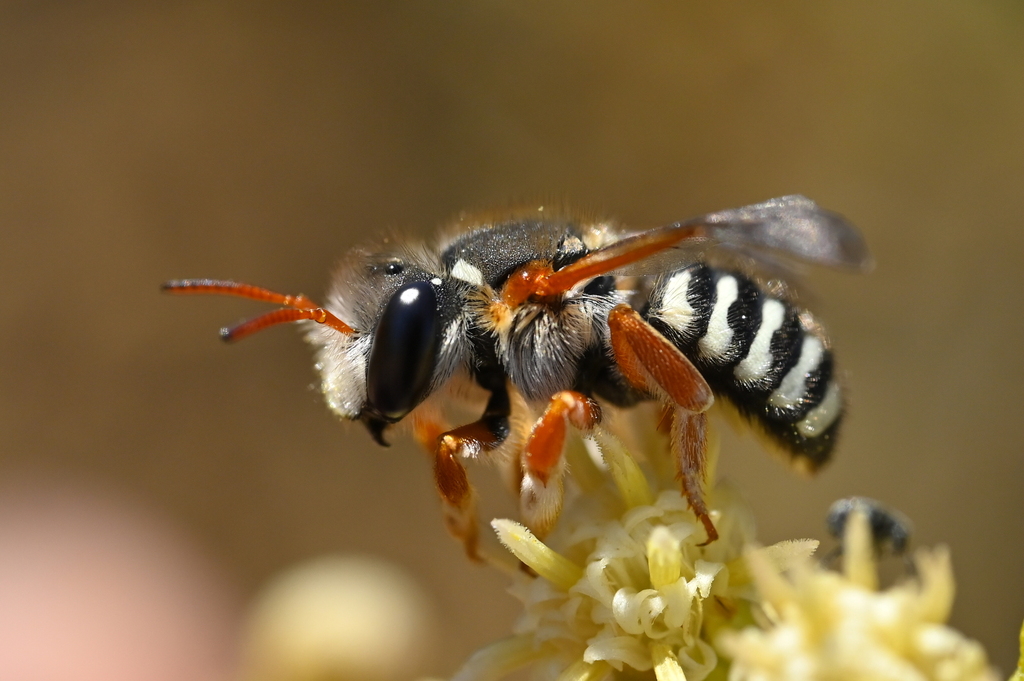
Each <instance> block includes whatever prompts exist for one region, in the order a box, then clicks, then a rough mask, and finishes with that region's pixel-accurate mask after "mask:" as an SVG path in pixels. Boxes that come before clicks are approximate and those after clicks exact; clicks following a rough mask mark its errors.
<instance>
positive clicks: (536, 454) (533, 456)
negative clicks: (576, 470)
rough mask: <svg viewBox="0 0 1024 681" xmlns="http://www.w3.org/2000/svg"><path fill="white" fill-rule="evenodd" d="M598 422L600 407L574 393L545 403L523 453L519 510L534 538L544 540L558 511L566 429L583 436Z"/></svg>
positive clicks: (561, 395)
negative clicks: (582, 433) (575, 430)
mask: <svg viewBox="0 0 1024 681" xmlns="http://www.w3.org/2000/svg"><path fill="white" fill-rule="evenodd" d="M600 422H601V407H600V406H599V405H598V404H597V402H595V401H594V400H592V399H590V398H589V397H586V396H584V395H582V394H580V393H578V392H573V391H571V390H563V391H561V392H559V393H556V394H555V395H554V396H553V397H552V398H551V401H550V402H549V403H548V406H547V409H545V410H544V414H543V415H542V416H541V417H540V418H539V419H538V420H537V423H536V424H535V425H534V426H533V431H532V432H531V433H530V438H529V440H527V442H526V446H525V447H524V449H523V480H522V483H521V486H520V495H519V506H520V511H521V513H522V516H523V520H524V521H525V522H526V524H527V525H528V526H529V527H530V529H531V530H533V532H534V534H537V535H538V536H544V535H545V534H547V533H548V532H549V531H550V530H551V528H552V527H553V526H554V524H555V521H556V520H558V515H559V513H560V512H561V510H562V497H563V492H564V486H563V484H562V476H563V474H564V473H565V459H564V458H563V456H562V452H563V450H564V448H565V436H566V429H567V427H568V426H570V425H571V426H573V427H575V428H578V429H579V430H582V431H584V432H586V431H589V430H590V429H592V428H593V427H594V426H596V425H597V424H598V423H600Z"/></svg>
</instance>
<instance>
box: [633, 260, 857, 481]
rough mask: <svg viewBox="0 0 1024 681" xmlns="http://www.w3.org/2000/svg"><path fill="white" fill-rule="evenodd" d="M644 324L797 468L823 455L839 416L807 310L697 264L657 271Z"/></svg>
mask: <svg viewBox="0 0 1024 681" xmlns="http://www.w3.org/2000/svg"><path fill="white" fill-rule="evenodd" d="M645 316H646V317H647V319H648V321H650V323H651V324H652V325H653V326H654V327H655V328H656V329H658V331H660V332H661V333H662V334H664V335H665V337H666V338H668V339H669V340H670V341H672V343H673V344H674V345H675V346H676V347H678V348H679V350H680V351H681V352H682V353H683V354H684V355H686V357H687V358H689V359H690V361H692V362H693V363H694V365H695V366H696V367H697V368H698V369H699V370H700V371H701V373H702V374H703V375H704V378H705V379H706V380H707V382H708V384H709V385H710V386H711V388H712V389H713V390H714V391H715V394H716V395H719V396H721V397H724V398H726V399H727V400H728V401H730V402H731V403H733V404H734V405H735V406H736V407H737V408H738V409H739V411H740V412H741V413H742V414H744V415H745V416H747V417H748V418H750V419H751V420H752V421H753V422H754V423H755V424H756V425H757V426H760V428H761V429H763V430H764V431H765V432H766V433H767V434H768V435H769V437H771V438H772V439H773V440H774V441H775V442H776V443H778V444H779V445H781V446H782V447H783V448H784V449H785V450H786V451H788V452H789V453H790V454H791V455H793V456H794V457H796V458H797V459H798V460H800V462H801V464H802V465H805V466H807V467H809V468H810V469H811V470H813V469H815V468H817V467H818V466H820V465H821V464H822V463H824V462H825V461H826V460H828V457H829V455H830V454H831V451H832V447H833V446H834V444H835V437H836V434H837V431H838V428H839V424H840V422H841V421H842V416H843V398H842V390H841V387H840V386H839V383H838V382H837V381H836V379H835V377H834V374H833V359H832V351H831V350H830V349H829V348H828V344H827V342H826V340H825V338H824V337H823V336H822V335H821V332H820V330H819V329H818V328H817V325H816V324H814V323H813V320H812V319H811V317H810V313H808V312H806V311H804V310H801V309H798V308H796V307H794V306H793V305H791V304H790V303H788V302H787V301H785V300H782V299H780V298H776V297H773V296H772V295H771V294H769V293H767V292H766V291H764V290H762V289H761V287H760V286H758V285H757V284H756V283H755V282H754V281H752V280H751V279H750V278H748V277H746V276H744V275H742V274H739V273H736V272H731V271H726V270H719V269H716V268H713V267H710V266H708V265H704V264H699V263H698V264H694V265H690V266H689V267H686V268H685V269H682V270H678V271H676V272H672V273H670V274H667V275H663V276H662V277H660V278H659V279H658V282H657V283H656V284H655V287H654V290H653V292H652V294H651V298H650V305H649V306H648V308H647V310H646V311H645Z"/></svg>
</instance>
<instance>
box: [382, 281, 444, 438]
mask: <svg viewBox="0 0 1024 681" xmlns="http://www.w3.org/2000/svg"><path fill="white" fill-rule="evenodd" d="M440 337H441V320H440V319H439V314H438V305H437V294H436V293H435V291H434V287H433V286H431V285H430V283H429V282H426V281H417V282H413V283H411V284H406V285H405V286H403V287H402V288H400V289H398V291H396V292H395V294H394V295H393V296H391V300H389V301H388V304H387V305H386V306H385V307H384V314H383V315H381V318H380V322H379V323H378V324H377V330H376V333H375V334H374V336H373V345H372V347H371V348H370V366H369V368H368V369H367V376H366V396H367V399H368V401H369V403H370V406H372V407H373V408H374V410H376V412H377V413H378V414H380V415H381V416H382V417H383V418H385V419H387V420H389V421H391V422H394V421H398V420H399V419H401V418H402V417H403V416H405V415H406V414H408V413H409V412H410V411H412V410H413V408H414V407H415V406H416V405H417V404H419V403H420V401H421V400H423V398H424V397H425V396H426V391H427V388H428V387H430V376H431V374H432V373H433V371H434V363H435V361H436V359H437V350H438V346H439V345H440Z"/></svg>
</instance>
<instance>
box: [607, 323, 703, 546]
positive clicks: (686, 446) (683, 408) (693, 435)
mask: <svg viewBox="0 0 1024 681" xmlns="http://www.w3.org/2000/svg"><path fill="white" fill-rule="evenodd" d="M608 327H609V329H610V330H611V343H612V351H613V352H614V353H615V362H616V364H617V365H618V367H619V370H620V371H621V372H622V375H623V376H625V377H626V379H627V380H628V381H629V382H630V383H631V384H632V385H633V386H634V387H636V388H639V389H640V390H645V391H647V392H650V393H652V394H654V395H658V396H660V397H661V398H662V400H664V401H665V402H666V403H667V404H669V405H670V406H671V407H672V439H671V442H672V454H673V458H674V459H675V462H676V470H677V471H678V473H679V477H680V479H681V480H682V483H683V492H684V493H685V494H686V499H687V501H688V502H689V503H690V508H692V509H693V512H694V514H695V515H696V516H697V518H698V519H699V520H700V521H701V523H702V524H703V525H704V529H705V530H706V531H707V534H708V539H707V542H705V543H710V542H713V541H715V540H716V539H718V531H717V530H716V529H715V526H714V524H713V523H712V522H711V516H710V515H709V514H708V508H707V504H706V503H705V502H704V478H705V476H706V473H707V465H706V464H707V462H706V455H707V413H706V412H707V410H708V409H709V408H710V407H711V405H712V404H714V401H715V397H714V394H712V392H711V386H709V385H708V383H707V381H706V380H704V377H703V376H702V375H701V373H700V371H698V370H697V367H695V366H693V363H692V362H691V361H690V360H688V359H687V358H686V356H685V355H684V354H683V353H682V352H680V351H679V348H677V347H676V346H675V345H673V344H672V343H671V342H670V341H669V340H668V339H667V338H665V337H664V336H663V335H661V334H660V333H658V331H657V329H655V328H654V327H652V326H651V325H650V324H648V323H647V322H646V321H645V320H644V319H643V318H642V317H641V316H640V315H639V314H638V313H637V311H636V310H634V309H633V308H631V307H629V306H628V305H619V306H617V307H615V308H614V309H613V310H612V311H611V313H610V314H609V315H608Z"/></svg>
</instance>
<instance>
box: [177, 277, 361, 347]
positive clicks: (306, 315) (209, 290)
mask: <svg viewBox="0 0 1024 681" xmlns="http://www.w3.org/2000/svg"><path fill="white" fill-rule="evenodd" d="M161 288H162V289H163V290H164V291H166V292H168V293H174V294H186V295H188V294H211V295H223V296H237V297H239V298H248V299H250V300H260V301H263V302H267V303H275V304H277V305H283V306H285V309H281V310H273V311H271V312H268V313H266V314H263V315H260V316H259V317H255V318H253V319H250V320H248V321H245V322H242V323H241V324H238V325H237V326H233V327H231V328H225V329H221V331H220V335H221V338H223V339H224V340H226V341H235V340H239V339H241V338H245V337H246V336H249V335H252V334H254V333H256V332H257V331H262V330H263V329H266V328H267V327H270V326H276V325H277V324H285V323H287V322H297V321H299V320H303V319H307V320H310V321H314V322H316V323H318V324H323V325H325V326H328V327H330V328H332V329H334V330H335V331H338V332H340V333H343V334H346V335H349V334H352V333H354V332H353V330H352V327H350V326H349V325H348V324H346V323H345V322H343V321H341V320H340V319H338V318H337V317H336V316H334V314H332V313H331V312H329V311H328V310H326V309H324V308H322V307H319V306H318V305H317V304H316V303H314V302H313V301H312V300H310V299H309V298H307V297H306V296H304V295H302V294H299V295H297V296H290V295H286V294H284V293H276V292H274V291H270V290H268V289H265V288H260V287H258V286H252V285H250V284H240V283H238V282H234V281H221V280H218V279H181V280H177V281H169V282H167V283H166V284H164V285H163V286H162V287H161Z"/></svg>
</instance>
